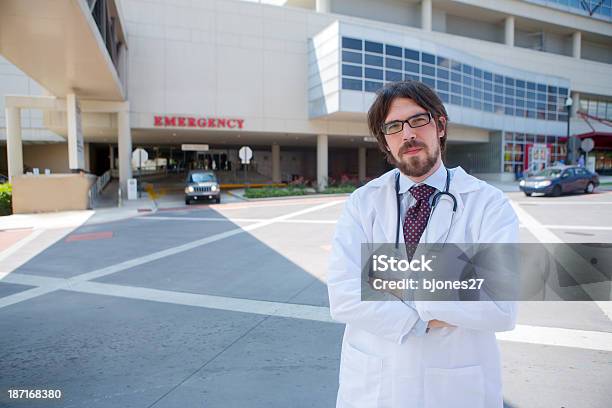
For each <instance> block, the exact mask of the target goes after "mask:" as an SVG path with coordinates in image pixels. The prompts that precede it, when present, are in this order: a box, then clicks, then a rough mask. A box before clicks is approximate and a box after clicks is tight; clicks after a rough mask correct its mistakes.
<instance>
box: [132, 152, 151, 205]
mask: <svg viewBox="0 0 612 408" xmlns="http://www.w3.org/2000/svg"><path fill="white" fill-rule="evenodd" d="M147 160H149V153H147V151H146V150H145V149H143V148H141V147H139V148H138V149H136V150H134V151H133V152H132V167H133V168H136V169H138V168H141V167H142V166H143V164H144V163H145V162H146V161H147ZM128 200H129V199H128Z"/></svg>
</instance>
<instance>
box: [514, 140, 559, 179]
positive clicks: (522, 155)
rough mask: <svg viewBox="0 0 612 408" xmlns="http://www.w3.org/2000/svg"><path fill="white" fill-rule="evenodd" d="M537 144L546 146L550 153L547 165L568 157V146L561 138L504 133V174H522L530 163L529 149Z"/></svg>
mask: <svg viewBox="0 0 612 408" xmlns="http://www.w3.org/2000/svg"><path fill="white" fill-rule="evenodd" d="M535 143H539V144H545V145H546V146H547V147H548V150H549V152H550V154H549V156H548V163H547V165H551V164H553V163H555V162H557V161H561V160H565V157H566V155H567V150H566V144H565V142H562V141H561V140H560V137H559V136H550V135H536V134H531V133H513V132H505V133H504V143H503V149H504V150H503V158H504V172H506V173H515V174H517V173H522V172H523V171H524V169H525V164H526V162H528V158H527V157H526V154H527V147H528V146H529V145H533V144H535Z"/></svg>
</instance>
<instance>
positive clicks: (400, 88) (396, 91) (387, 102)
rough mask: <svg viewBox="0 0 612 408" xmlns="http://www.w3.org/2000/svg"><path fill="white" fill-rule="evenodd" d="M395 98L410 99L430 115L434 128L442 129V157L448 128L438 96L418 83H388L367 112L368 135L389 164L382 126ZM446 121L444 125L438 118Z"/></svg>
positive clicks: (390, 156)
mask: <svg viewBox="0 0 612 408" xmlns="http://www.w3.org/2000/svg"><path fill="white" fill-rule="evenodd" d="M396 98H410V99H412V100H413V101H414V102H415V103H416V104H417V105H419V106H420V107H421V108H423V109H425V110H426V111H427V112H429V113H431V116H432V118H433V120H434V121H435V124H436V128H437V129H438V130H439V129H441V128H443V130H444V136H442V137H440V138H439V139H440V152H441V153H442V155H444V151H445V149H446V136H447V134H446V129H447V127H448V114H447V113H446V108H444V104H443V103H442V101H441V100H440V98H439V97H438V95H437V94H436V93H435V92H434V91H433V90H432V89H431V88H430V87H428V86H427V85H425V84H424V83H422V82H419V81H399V82H390V83H388V84H387V85H385V86H384V87H383V88H381V89H379V90H378V91H377V92H376V99H375V100H374V103H373V104H372V106H371V107H370V110H369V111H368V127H369V128H370V134H371V135H372V136H374V137H376V140H377V141H378V147H379V148H380V150H381V151H382V152H383V153H384V154H385V157H386V158H387V161H388V162H389V163H392V164H393V163H394V159H393V155H392V154H391V152H390V151H389V150H388V146H387V141H386V140H385V135H384V133H383V131H382V126H383V124H384V123H385V119H386V118H387V115H388V114H389V109H390V107H391V103H392V102H393V101H394V100H395V99H396ZM441 117H443V118H445V119H446V124H442V123H441V122H440V118H441Z"/></svg>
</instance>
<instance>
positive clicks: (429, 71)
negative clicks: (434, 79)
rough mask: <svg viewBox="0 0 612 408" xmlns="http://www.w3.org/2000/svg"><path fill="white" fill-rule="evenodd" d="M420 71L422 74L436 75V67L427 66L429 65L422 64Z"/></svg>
mask: <svg viewBox="0 0 612 408" xmlns="http://www.w3.org/2000/svg"><path fill="white" fill-rule="evenodd" d="M421 73H422V74H423V75H430V76H436V69H435V68H434V67H431V66H429V65H423V66H422V71H421Z"/></svg>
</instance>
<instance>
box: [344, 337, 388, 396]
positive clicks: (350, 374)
mask: <svg viewBox="0 0 612 408" xmlns="http://www.w3.org/2000/svg"><path fill="white" fill-rule="evenodd" d="M341 360H342V361H341V364H340V388H339V390H338V407H343V408H344V407H347V408H348V407H351V408H372V407H377V406H379V399H380V390H381V385H382V369H383V360H382V358H380V357H377V356H373V355H370V354H366V353H364V352H363V351H361V350H358V349H356V348H355V347H353V346H352V345H351V344H349V343H348V342H345V343H344V347H343V349H342V357H341Z"/></svg>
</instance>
